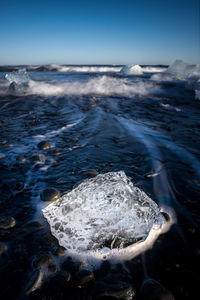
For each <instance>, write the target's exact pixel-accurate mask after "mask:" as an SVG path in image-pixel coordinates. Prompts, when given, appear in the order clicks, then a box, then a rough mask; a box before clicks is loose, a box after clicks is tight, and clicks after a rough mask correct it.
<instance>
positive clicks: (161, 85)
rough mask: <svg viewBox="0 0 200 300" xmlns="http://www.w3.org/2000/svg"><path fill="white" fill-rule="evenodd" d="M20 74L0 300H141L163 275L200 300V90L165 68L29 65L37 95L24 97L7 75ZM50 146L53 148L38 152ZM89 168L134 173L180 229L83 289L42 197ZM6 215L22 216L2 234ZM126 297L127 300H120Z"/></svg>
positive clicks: (9, 114) (0, 143) (178, 295)
mask: <svg viewBox="0 0 200 300" xmlns="http://www.w3.org/2000/svg"><path fill="white" fill-rule="evenodd" d="M16 69H18V67H10V66H9V67H1V72H0V124H1V132H0V174H1V179H0V189H1V192H0V195H1V197H0V253H1V255H0V298H1V299H5V300H7V299H132V297H133V294H131V291H134V293H135V296H134V297H133V299H142V298H141V294H140V290H141V286H142V284H143V282H144V279H145V278H152V279H154V280H156V281H157V282H159V283H160V284H162V285H163V286H164V287H165V288H166V289H167V290H169V291H170V292H171V293H172V295H173V296H174V298H175V299H197V298H198V297H197V296H195V295H196V292H197V291H198V290H199V287H198V285H199V279H200V278H199V277H200V276H199V268H200V118H199V112H200V101H199V100H198V99H197V97H195V88H194V86H193V85H192V84H188V81H187V80H185V79H184V80H180V79H179V78H178V79H176V78H174V77H172V78H171V79H170V80H169V78H167V80H166V79H165V80H161V79H160V78H159V76H158V74H160V73H159V71H160V72H161V71H164V70H166V67H163V66H157V67H155V66H154V67H153V66H143V68H142V70H143V74H141V75H137V74H136V75H131V74H128V75H127V73H125V74H124V73H120V72H119V71H120V69H121V66H93V67H89V66H84V67H83V66H82V67H81V66H62V67H61V66H55V65H54V66H53V67H52V66H46V67H44V66H38V67H37V68H35V69H34V67H30V66H29V67H27V72H28V75H29V77H30V80H29V83H28V87H26V88H25V90H24V91H23V92H22V87H20V90H18V91H16V92H13V91H11V90H8V89H9V82H8V81H7V80H6V79H5V75H6V73H8V74H9V72H10V71H13V70H16ZM155 74H156V76H157V77H153V78H152V75H155ZM42 141H48V142H49V147H48V149H40V148H39V147H38V144H39V143H40V142H42ZM87 170H96V172H95V171H93V175H96V174H97V172H98V173H99V174H105V173H107V172H116V171H121V170H122V171H124V172H125V173H126V175H127V176H129V177H130V178H131V180H132V182H133V183H134V184H135V185H136V186H137V187H139V188H140V189H141V190H143V191H144V192H145V193H146V194H147V195H148V196H149V197H150V198H151V199H153V200H154V201H155V202H156V203H157V204H158V206H159V207H163V208H164V209H165V211H167V212H170V213H171V215H170V213H169V215H170V218H173V222H172V223H173V224H172V225H171V226H170V228H169V230H168V231H167V232H166V233H163V234H161V235H159V237H158V238H157V240H156V241H155V243H154V245H153V246H152V248H150V249H148V250H146V251H143V252H142V253H140V254H138V255H137V256H136V257H134V258H130V259H125V260H123V259H122V260H121V262H120V263H119V262H118V263H112V262H110V261H109V260H103V262H102V263H101V262H100V263H98V264H97V265H96V267H94V266H93V268H92V269H90V270H89V271H88V274H90V277H88V278H89V279H88V281H87V282H86V283H84V282H82V281H81V279H80V278H82V277H81V276H83V274H82V273H81V271H80V270H81V266H82V265H81V263H82V262H81V258H79V259H78V261H77V260H75V261H74V262H72V260H73V257H72V258H71V257H69V255H68V254H67V251H66V252H65V253H63V251H64V250H63V248H62V247H61V246H60V245H59V243H58V241H57V239H56V238H55V237H54V236H53V235H52V234H51V231H50V227H49V224H48V222H47V221H46V219H45V218H44V217H43V214H42V208H44V207H45V206H46V205H48V202H44V201H42V200H41V196H40V194H41V192H42V191H44V190H45V189H46V188H55V189H57V190H59V191H60V193H61V194H65V193H66V192H68V191H71V190H72V189H73V188H74V186H75V185H76V186H77V185H78V184H79V183H80V182H82V181H83V180H84V179H85V178H86V177H87V175H88V174H86V173H84V172H85V171H87ZM124 213H126V212H124ZM5 217H12V218H14V219H7V222H8V223H9V225H7V226H6V225H5V224H4V225H1V224H2V222H3V221H2V219H3V218H5ZM14 220H15V224H14ZM1 221H2V222H1ZM4 223H5V220H4ZM82 268H83V269H84V266H82ZM89 272H90V273H89ZM69 274H70V276H71V277H70V276H68V275H69ZM80 274H82V275H80ZM91 274H92V275H91ZM67 276H68V277H67ZM69 278H70V279H69ZM126 289H127V291H128V292H126V297H125V296H124V294H123V293H122V294H117V293H118V290H120V291H121V290H122V291H124V290H126ZM105 291H107V292H105ZM108 291H109V292H108ZM113 291H114V292H113ZM124 293H125V292H124ZM149 293H151V291H149ZM119 295H121V296H119ZM103 297H104V298H103ZM117 297H118V298H117ZM146 299H147V298H146ZM148 299H150V298H148ZM148 299H147V300H148ZM151 299H164V298H161V297H160V298H159V297H158V298H156V297H154V298H151ZM166 299H168V298H166ZM169 299H171V298H169Z"/></svg>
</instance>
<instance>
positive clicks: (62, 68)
mask: <svg viewBox="0 0 200 300" xmlns="http://www.w3.org/2000/svg"><path fill="white" fill-rule="evenodd" d="M46 68H47V69H49V70H50V71H51V70H57V71H58V72H81V73H82V72H83V73H84V72H86V73H99V72H100V73H101V72H105V73H106V72H119V71H120V69H121V67H120V66H62V65H56V64H52V65H49V66H46Z"/></svg>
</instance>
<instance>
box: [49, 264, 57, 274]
mask: <svg viewBox="0 0 200 300" xmlns="http://www.w3.org/2000/svg"><path fill="white" fill-rule="evenodd" d="M48 269H49V271H51V272H53V273H56V272H57V271H58V268H57V266H56V265H55V264H49V265H48Z"/></svg>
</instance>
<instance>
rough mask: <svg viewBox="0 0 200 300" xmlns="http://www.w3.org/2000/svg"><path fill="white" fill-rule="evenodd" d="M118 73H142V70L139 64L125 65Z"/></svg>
mask: <svg viewBox="0 0 200 300" xmlns="http://www.w3.org/2000/svg"><path fill="white" fill-rule="evenodd" d="M120 73H122V74H124V75H142V74H143V71H142V68H141V67H140V66H139V65H127V66H124V67H123V68H122V69H121V70H120Z"/></svg>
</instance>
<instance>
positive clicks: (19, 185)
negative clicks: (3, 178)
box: [14, 182, 24, 191]
mask: <svg viewBox="0 0 200 300" xmlns="http://www.w3.org/2000/svg"><path fill="white" fill-rule="evenodd" d="M23 189H24V183H23V182H17V183H16V184H15V186H14V190H15V191H22V190H23Z"/></svg>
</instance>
